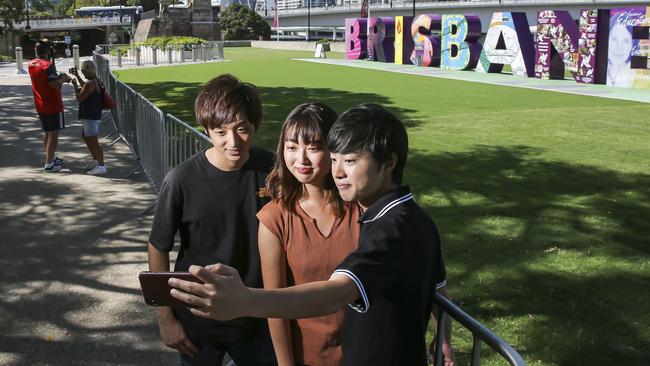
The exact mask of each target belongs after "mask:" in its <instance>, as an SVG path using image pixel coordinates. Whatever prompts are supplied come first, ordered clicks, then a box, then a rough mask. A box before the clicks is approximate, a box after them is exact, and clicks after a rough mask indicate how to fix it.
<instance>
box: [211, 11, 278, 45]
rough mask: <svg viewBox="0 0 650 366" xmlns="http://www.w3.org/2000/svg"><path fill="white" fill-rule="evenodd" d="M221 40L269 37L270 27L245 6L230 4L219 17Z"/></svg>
mask: <svg viewBox="0 0 650 366" xmlns="http://www.w3.org/2000/svg"><path fill="white" fill-rule="evenodd" d="M219 19H220V21H221V33H222V35H223V39H226V40H233V39H257V38H258V37H259V36H262V37H264V39H268V38H270V37H271V27H269V25H268V23H266V22H265V21H264V19H262V17H261V16H260V15H259V14H257V13H256V12H255V11H253V10H252V9H251V8H249V7H247V6H243V5H241V4H231V5H230V6H228V7H227V8H226V10H224V11H223V12H221V14H220V15H219Z"/></svg>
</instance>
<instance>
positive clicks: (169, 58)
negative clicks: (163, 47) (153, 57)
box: [167, 46, 172, 64]
mask: <svg viewBox="0 0 650 366" xmlns="http://www.w3.org/2000/svg"><path fill="white" fill-rule="evenodd" d="M167 63H169V64H171V63H172V47H171V46H167Z"/></svg>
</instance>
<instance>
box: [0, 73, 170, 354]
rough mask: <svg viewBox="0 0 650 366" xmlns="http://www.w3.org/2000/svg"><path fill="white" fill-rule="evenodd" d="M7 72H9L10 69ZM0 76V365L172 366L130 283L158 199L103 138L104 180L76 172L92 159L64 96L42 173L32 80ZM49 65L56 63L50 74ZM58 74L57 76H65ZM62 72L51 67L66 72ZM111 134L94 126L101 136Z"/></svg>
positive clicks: (120, 149) (122, 149) (141, 262)
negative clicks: (52, 159)
mask: <svg viewBox="0 0 650 366" xmlns="http://www.w3.org/2000/svg"><path fill="white" fill-rule="evenodd" d="M12 65H13V67H14V69H11V66H12ZM3 66H5V67H0V131H1V133H0V278H1V279H2V281H1V282H0V365H11V366H13V365H173V364H178V358H177V355H176V353H175V352H174V351H170V350H167V349H165V347H164V346H163V345H162V344H161V342H160V338H159V335H158V329H157V326H156V325H155V320H154V315H153V310H152V308H150V307H148V306H146V305H145V304H144V301H143V299H142V295H141V293H140V289H139V283H138V279H137V275H138V272H140V271H142V270H145V269H146V268H147V264H146V259H147V257H146V241H147V235H148V231H149V228H150V226H151V221H152V216H151V215H147V216H141V215H140V213H141V212H142V211H143V210H144V209H145V208H146V207H148V206H149V205H150V204H151V203H152V202H153V201H154V200H155V194H154V192H153V190H152V189H151V186H150V185H149V183H148V181H147V180H146V178H145V177H144V174H142V173H141V172H138V173H136V174H134V175H131V176H128V173H129V172H131V171H132V170H133V169H134V168H136V164H135V161H134V159H133V157H132V155H131V152H130V151H129V149H128V148H127V147H126V145H124V144H122V143H117V144H115V145H114V146H108V144H107V140H105V139H101V141H100V142H101V143H102V145H103V146H104V152H105V156H106V164H107V167H108V175H106V176H104V177H93V176H88V175H85V174H84V171H83V169H82V167H83V166H84V165H85V163H86V161H87V160H88V158H89V153H88V151H87V150H86V147H85V146H84V144H83V141H82V140H81V137H80V134H81V126H80V123H79V122H77V121H76V120H75V117H76V113H77V105H76V102H74V101H73V93H72V87H71V86H69V85H66V86H64V96H65V105H66V121H67V126H68V128H66V129H65V130H64V131H62V133H61V137H60V140H59V148H58V152H57V154H58V155H59V156H60V157H62V158H63V159H64V160H65V162H64V165H63V166H64V168H65V169H64V170H63V171H61V172H58V173H45V172H43V160H44V154H43V144H42V132H41V128H40V122H39V121H38V119H37V115H36V113H35V111H34V106H33V97H32V93H31V87H30V80H29V77H28V76H26V75H15V64H8V65H3ZM57 66H58V63H57ZM64 67H65V68H64ZM67 67H68V66H67V65H65V63H62V65H61V66H60V67H59V68H60V69H61V70H62V71H63V70H67ZM110 131H111V128H110V126H106V125H104V126H102V132H101V133H102V135H101V136H104V135H106V134H108V133H109V132H110Z"/></svg>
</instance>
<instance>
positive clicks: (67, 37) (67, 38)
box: [63, 36, 72, 44]
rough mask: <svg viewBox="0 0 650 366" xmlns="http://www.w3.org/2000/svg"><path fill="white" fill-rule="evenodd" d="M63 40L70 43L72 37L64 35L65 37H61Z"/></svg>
mask: <svg viewBox="0 0 650 366" xmlns="http://www.w3.org/2000/svg"><path fill="white" fill-rule="evenodd" d="M63 41H64V42H65V44H71V43H72V37H70V36H65V37H64V38H63Z"/></svg>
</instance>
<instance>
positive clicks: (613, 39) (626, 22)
mask: <svg viewBox="0 0 650 366" xmlns="http://www.w3.org/2000/svg"><path fill="white" fill-rule="evenodd" d="M610 12H611V13H610V21H609V42H608V49H609V52H608V54H607V85H612V86H622V87H633V88H639V89H650V70H649V69H648V66H649V65H648V63H649V62H650V59H649V58H648V56H649V52H650V50H649V49H650V39H649V35H648V33H649V29H650V8H645V7H639V8H627V9H612V10H611V11H610Z"/></svg>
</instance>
